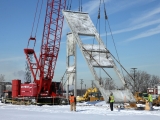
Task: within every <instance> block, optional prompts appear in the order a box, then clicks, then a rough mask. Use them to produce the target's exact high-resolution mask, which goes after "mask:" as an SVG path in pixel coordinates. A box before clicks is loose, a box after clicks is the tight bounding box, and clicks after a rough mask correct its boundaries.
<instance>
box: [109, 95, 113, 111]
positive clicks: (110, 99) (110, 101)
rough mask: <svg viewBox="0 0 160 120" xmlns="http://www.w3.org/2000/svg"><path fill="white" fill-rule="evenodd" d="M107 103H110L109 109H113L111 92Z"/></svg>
mask: <svg viewBox="0 0 160 120" xmlns="http://www.w3.org/2000/svg"><path fill="white" fill-rule="evenodd" d="M109 103H110V109H111V111H113V103H114V96H113V93H111V94H110V96H109Z"/></svg>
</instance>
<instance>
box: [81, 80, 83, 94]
mask: <svg viewBox="0 0 160 120" xmlns="http://www.w3.org/2000/svg"><path fill="white" fill-rule="evenodd" d="M82 84H83V79H81V96H82Z"/></svg>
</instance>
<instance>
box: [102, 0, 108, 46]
mask: <svg viewBox="0 0 160 120" xmlns="http://www.w3.org/2000/svg"><path fill="white" fill-rule="evenodd" d="M103 5H104V15H105V21H104V22H105V33H106V48H107V29H106V20H107V19H108V17H107V13H106V7H105V2H104V0H103Z"/></svg>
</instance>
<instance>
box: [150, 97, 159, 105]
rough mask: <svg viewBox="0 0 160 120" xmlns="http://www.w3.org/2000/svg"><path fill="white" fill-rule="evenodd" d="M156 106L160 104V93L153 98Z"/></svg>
mask: <svg viewBox="0 0 160 120" xmlns="http://www.w3.org/2000/svg"><path fill="white" fill-rule="evenodd" d="M152 104H153V105H154V106H160V95H159V96H157V98H155V99H153V103H152Z"/></svg>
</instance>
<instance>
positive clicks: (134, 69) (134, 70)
mask: <svg viewBox="0 0 160 120" xmlns="http://www.w3.org/2000/svg"><path fill="white" fill-rule="evenodd" d="M131 69H133V72H134V74H133V75H134V76H133V78H134V80H133V81H134V89H133V90H134V93H135V83H136V74H135V73H136V69H137V68H131Z"/></svg>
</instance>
